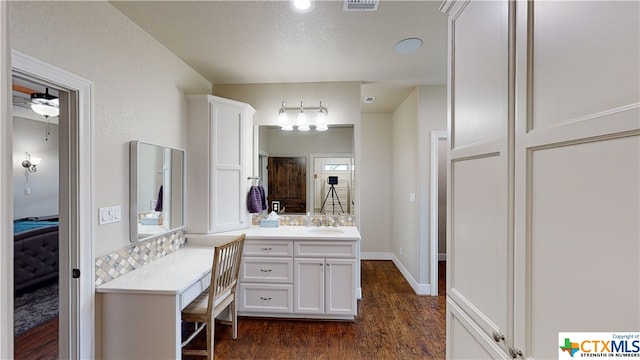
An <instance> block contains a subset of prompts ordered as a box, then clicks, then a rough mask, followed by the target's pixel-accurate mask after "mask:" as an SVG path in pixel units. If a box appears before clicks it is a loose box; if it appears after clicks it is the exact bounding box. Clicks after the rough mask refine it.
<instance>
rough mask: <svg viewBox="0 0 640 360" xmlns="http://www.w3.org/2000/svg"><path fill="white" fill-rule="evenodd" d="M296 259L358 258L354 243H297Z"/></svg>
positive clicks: (295, 246)
mask: <svg viewBox="0 0 640 360" xmlns="http://www.w3.org/2000/svg"><path fill="white" fill-rule="evenodd" d="M294 248H295V256H296V257H298V256H299V257H331V258H350V259H355V257H356V244H355V242H352V241H296V242H295V245H294Z"/></svg>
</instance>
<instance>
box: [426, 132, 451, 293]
mask: <svg viewBox="0 0 640 360" xmlns="http://www.w3.org/2000/svg"><path fill="white" fill-rule="evenodd" d="M447 139H448V134H447V132H446V131H432V132H431V162H430V166H431V190H430V196H429V197H430V200H429V207H430V213H431V214H430V215H431V216H430V220H429V239H430V240H429V241H430V243H429V252H430V256H429V266H430V271H429V274H430V276H431V279H430V284H431V285H430V292H431V295H432V296H437V295H438V255H439V254H438V192H439V190H440V189H439V187H438V175H439V171H438V158H439V155H440V154H438V142H439V141H440V140H447Z"/></svg>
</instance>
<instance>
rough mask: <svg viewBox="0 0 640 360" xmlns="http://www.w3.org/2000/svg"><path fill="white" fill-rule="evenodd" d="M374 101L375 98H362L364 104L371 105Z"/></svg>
mask: <svg viewBox="0 0 640 360" xmlns="http://www.w3.org/2000/svg"><path fill="white" fill-rule="evenodd" d="M375 101H376V97H375V96H367V97H365V98H364V100H363V101H362V102H363V103H365V104H373V103H374V102H375Z"/></svg>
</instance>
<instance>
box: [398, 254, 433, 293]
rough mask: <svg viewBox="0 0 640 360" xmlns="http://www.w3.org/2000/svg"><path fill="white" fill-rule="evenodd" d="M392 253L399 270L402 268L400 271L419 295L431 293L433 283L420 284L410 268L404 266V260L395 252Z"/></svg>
mask: <svg viewBox="0 0 640 360" xmlns="http://www.w3.org/2000/svg"><path fill="white" fill-rule="evenodd" d="M391 255H392V256H393V259H392V260H393V263H394V264H395V265H396V267H397V268H398V270H400V273H401V274H402V276H404V278H405V279H406V280H407V282H408V283H409V285H410V286H411V288H412V289H413V291H415V292H416V294H417V295H431V285H430V284H419V283H418V282H417V281H416V280H415V279H414V278H413V276H411V273H409V270H407V268H406V267H404V265H403V264H402V262H401V261H400V260H399V259H398V258H397V257H396V256H395V254H391Z"/></svg>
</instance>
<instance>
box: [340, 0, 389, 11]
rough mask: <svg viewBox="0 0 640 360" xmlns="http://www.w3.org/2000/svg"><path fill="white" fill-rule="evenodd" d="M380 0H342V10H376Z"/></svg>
mask: <svg viewBox="0 0 640 360" xmlns="http://www.w3.org/2000/svg"><path fill="white" fill-rule="evenodd" d="M378 5H380V0H344V6H343V7H342V10H343V11H378Z"/></svg>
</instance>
